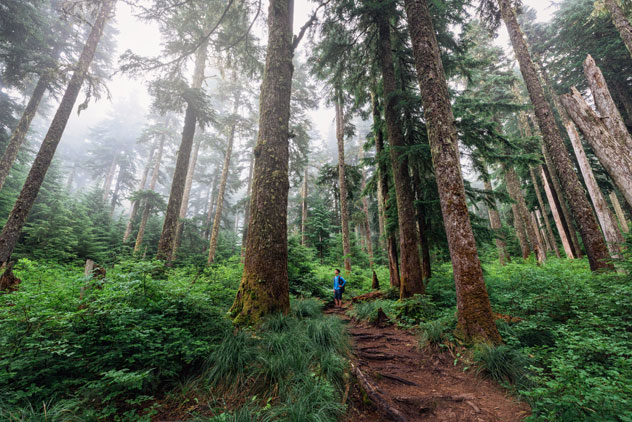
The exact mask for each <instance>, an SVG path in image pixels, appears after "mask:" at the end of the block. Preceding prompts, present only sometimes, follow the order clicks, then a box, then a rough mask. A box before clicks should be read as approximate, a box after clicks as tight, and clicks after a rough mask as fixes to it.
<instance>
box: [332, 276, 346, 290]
mask: <svg viewBox="0 0 632 422" xmlns="http://www.w3.org/2000/svg"><path fill="white" fill-rule="evenodd" d="M340 280H342V283H340ZM345 284H347V280H345V279H344V278H342V276H339V275H337V276H335V277H334V290H340V288H341V287H342V286H344V285H345Z"/></svg>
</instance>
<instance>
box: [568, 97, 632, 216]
mask: <svg viewBox="0 0 632 422" xmlns="http://www.w3.org/2000/svg"><path fill="white" fill-rule="evenodd" d="M560 98H561V100H562V103H563V104H564V106H565V107H566V110H567V111H568V114H570V116H571V118H572V119H573V122H575V124H576V125H577V126H579V128H580V129H581V131H582V133H583V134H584V136H585V138H586V140H587V141H588V143H589V144H590V146H591V147H592V149H593V151H594V152H595V155H596V156H597V158H598V159H599V162H600V163H601V165H602V166H603V167H604V169H605V170H606V171H607V172H608V174H609V175H610V177H611V178H612V180H613V181H614V183H615V185H616V186H617V188H619V190H620V191H621V193H622V194H623V197H624V198H625V200H626V202H627V203H628V204H631V205H632V150H630V149H629V148H628V147H627V146H625V145H622V144H621V143H620V142H618V141H617V140H616V139H615V138H614V137H613V136H611V133H610V132H609V131H608V129H607V128H606V125H604V124H603V123H602V120H601V119H600V118H599V116H597V114H596V113H595V112H594V111H593V110H592V109H591V108H590V107H589V106H588V104H586V101H584V99H583V98H582V96H581V94H580V93H579V92H578V91H577V90H576V89H574V88H573V91H572V94H565V95H562V96H561V97H560Z"/></svg>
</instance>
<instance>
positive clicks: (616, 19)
mask: <svg viewBox="0 0 632 422" xmlns="http://www.w3.org/2000/svg"><path fill="white" fill-rule="evenodd" d="M604 4H605V6H606V9H608V12H609V13H610V18H611V19H612V23H613V24H614V26H615V28H617V30H618V31H619V35H620V36H621V39H622V40H623V44H625V47H626V48H627V49H628V53H630V55H632V25H630V21H628V19H627V18H626V17H625V13H624V12H623V10H622V9H621V8H620V7H619V5H618V4H617V2H616V1H615V0H604Z"/></svg>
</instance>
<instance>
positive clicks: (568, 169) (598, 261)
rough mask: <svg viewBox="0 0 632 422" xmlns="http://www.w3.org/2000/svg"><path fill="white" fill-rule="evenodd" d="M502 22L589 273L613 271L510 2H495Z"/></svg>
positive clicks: (507, 0)
mask: <svg viewBox="0 0 632 422" xmlns="http://www.w3.org/2000/svg"><path fill="white" fill-rule="evenodd" d="M498 3H499V6H500V11H501V15H502V19H503V21H504V22H505V25H506V27H507V31H508V32H509V38H510V39H511V43H512V45H513V49H514V52H515V54H516V59H517V60H518V63H519V64H520V71H521V73H522V77H523V79H524V81H525V84H526V85H527V90H528V91H529V97H530V98H531V103H532V104H533V107H534V110H535V115H536V120H537V122H538V126H539V127H540V132H541V133H542V138H543V139H544V142H545V144H546V147H547V149H548V150H549V152H550V153H551V158H552V159H553V162H554V164H555V168H556V169H557V170H558V172H559V176H560V181H561V183H562V186H563V188H564V191H565V192H566V193H567V194H568V196H569V197H570V198H573V200H572V201H571V202H570V206H571V210H572V213H573V217H575V221H576V222H577V224H578V226H579V231H580V233H581V236H582V240H583V241H584V246H585V247H586V254H587V255H588V261H589V263H590V268H591V270H593V271H595V270H599V269H613V268H614V267H613V265H612V263H611V262H610V260H609V256H608V248H607V247H606V242H605V241H604V239H603V236H602V235H601V231H600V230H599V224H598V223H597V219H596V217H595V214H594V213H593V210H592V208H591V206H590V203H589V202H588V199H587V198H586V194H585V192H584V190H583V189H582V186H581V184H580V182H579V178H578V177H577V173H575V170H574V169H573V166H572V163H571V160H570V157H569V155H568V151H567V150H566V148H565V146H564V141H563V140H562V136H561V134H560V132H559V130H558V128H557V125H556V122H555V119H554V118H553V111H552V110H551V106H550V105H549V103H548V101H547V100H546V97H545V96H544V90H543V89H542V85H540V81H539V79H538V74H537V71H536V69H535V65H534V64H533V61H532V60H531V56H530V55H529V50H528V49H527V43H526V41H525V39H524V35H523V33H522V30H521V29H520V25H519V24H518V20H517V19H516V15H515V13H514V10H513V9H512V7H511V2H510V0H498Z"/></svg>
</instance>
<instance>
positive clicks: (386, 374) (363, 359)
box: [326, 304, 530, 422]
mask: <svg viewBox="0 0 632 422" xmlns="http://www.w3.org/2000/svg"><path fill="white" fill-rule="evenodd" d="M345 306H348V305H346V304H345ZM346 311H347V308H346V307H345V308H343V309H337V308H331V309H328V310H327V311H326V313H328V314H332V315H337V316H338V317H340V318H341V319H343V320H346V321H348V331H349V335H350V337H351V339H352V344H353V354H354V359H353V360H352V365H353V367H354V368H357V369H356V377H357V378H360V377H364V382H365V383H366V384H368V386H369V387H370V389H372V391H371V392H370V393H369V394H367V392H366V391H365V390H366V388H364V389H361V388H360V386H359V385H358V384H359V383H354V386H353V388H352V389H351V391H350V393H349V402H348V404H349V407H348V410H347V417H346V419H345V420H346V421H347V422H365V421H366V422H368V421H389V420H392V421H407V422H414V421H451V422H452V421H468V422H469V421H472V422H474V421H481V422H483V421H484V422H487V421H494V422H495V421H498V422H513V421H521V420H523V419H524V418H525V417H527V416H528V415H529V414H530V409H529V406H528V405H527V404H526V403H522V402H520V401H518V400H517V399H515V398H513V397H511V396H509V395H508V394H507V392H506V391H504V390H503V389H502V388H501V387H500V386H498V385H497V384H495V383H493V382H492V381H490V380H486V379H482V378H481V377H480V376H477V375H476V374H474V373H473V371H471V370H469V371H467V372H463V366H462V365H460V364H457V365H456V366H454V358H453V357H452V356H451V355H450V354H449V353H448V352H445V351H437V350H433V349H429V348H427V349H425V350H424V351H419V349H418V348H417V338H416V337H415V335H414V334H412V333H411V332H408V331H405V330H400V329H397V328H395V327H393V326H390V325H387V326H382V327H376V326H375V325H372V324H365V323H358V322H356V321H354V320H351V319H350V318H349V317H348V316H347V315H346V314H345V312H346ZM358 370H359V371H358ZM365 387H366V385H365ZM367 396H373V397H372V400H369V399H368V397H367ZM376 399H377V401H382V406H379V405H376V404H375V401H376ZM384 409H390V410H386V411H385V410H384Z"/></svg>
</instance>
